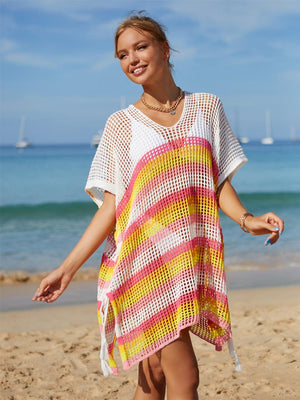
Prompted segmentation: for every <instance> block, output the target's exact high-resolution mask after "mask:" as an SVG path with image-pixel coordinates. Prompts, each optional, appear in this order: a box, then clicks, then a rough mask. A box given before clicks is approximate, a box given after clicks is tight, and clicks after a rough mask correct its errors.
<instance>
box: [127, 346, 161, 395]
mask: <svg viewBox="0 0 300 400" xmlns="http://www.w3.org/2000/svg"><path fill="white" fill-rule="evenodd" d="M160 357H161V352H160V351H159V352H157V353H156V354H153V355H152V356H150V357H148V358H146V359H145V360H143V361H141V362H140V363H139V377H138V387H137V389H136V392H135V396H134V400H163V399H164V398H165V391H166V380H165V376H164V373H163V370H162V367H161V364H160Z"/></svg>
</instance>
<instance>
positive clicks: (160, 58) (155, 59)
mask: <svg viewBox="0 0 300 400" xmlns="http://www.w3.org/2000/svg"><path fill="white" fill-rule="evenodd" d="M117 54H118V57H119V60H120V64H121V68H122V70H123V72H124V73H125V75H126V76H127V77H128V78H129V79H130V80H131V81H132V82H134V83H138V84H140V85H149V84H150V85H151V84H154V83H155V82H157V81H158V80H159V79H161V78H163V77H164V74H165V73H168V72H169V67H168V57H169V47H168V44H167V43H166V44H165V45H162V44H159V43H158V42H157V41H156V40H154V39H153V37H152V36H151V35H150V34H149V33H148V32H144V31H137V30H135V29H132V28H126V29H125V31H124V32H123V33H121V35H120V36H119V39H118V43H117Z"/></svg>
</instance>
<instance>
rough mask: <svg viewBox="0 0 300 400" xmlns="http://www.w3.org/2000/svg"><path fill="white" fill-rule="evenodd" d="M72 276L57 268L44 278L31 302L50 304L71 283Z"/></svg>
mask: <svg viewBox="0 0 300 400" xmlns="http://www.w3.org/2000/svg"><path fill="white" fill-rule="evenodd" d="M72 278H73V275H71V274H70V273H66V272H65V271H64V270H63V269H61V268H57V269H55V270H54V271H53V272H51V273H50V274H49V275H48V276H46V278H44V279H43V280H42V281H41V283H40V286H39V288H38V289H37V291H36V292H35V295H34V296H33V298H32V300H33V301H36V300H38V301H43V302H46V303H52V302H54V301H55V300H57V299H58V298H59V296H60V295H62V293H63V292H64V291H65V289H66V288H67V287H68V285H69V283H70V282H71V280H72Z"/></svg>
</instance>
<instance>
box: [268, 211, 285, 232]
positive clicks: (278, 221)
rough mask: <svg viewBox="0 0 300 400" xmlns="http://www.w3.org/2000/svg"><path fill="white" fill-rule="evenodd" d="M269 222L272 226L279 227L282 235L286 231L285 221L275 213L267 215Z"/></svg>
mask: <svg viewBox="0 0 300 400" xmlns="http://www.w3.org/2000/svg"><path fill="white" fill-rule="evenodd" d="M267 222H269V223H270V224H272V225H274V226H277V227H278V228H279V233H280V234H281V233H282V232H283V231H284V221H283V220H282V219H281V218H279V217H278V215H276V214H274V213H270V214H268V215H267Z"/></svg>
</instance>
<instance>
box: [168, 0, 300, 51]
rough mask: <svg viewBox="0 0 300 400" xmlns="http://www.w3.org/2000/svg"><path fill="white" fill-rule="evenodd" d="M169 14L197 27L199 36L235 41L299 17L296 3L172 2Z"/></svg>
mask: <svg viewBox="0 0 300 400" xmlns="http://www.w3.org/2000/svg"><path fill="white" fill-rule="evenodd" d="M168 6H169V7H170V10H171V11H172V12H173V13H174V14H176V15H181V16H186V17H187V18H189V19H190V20H191V21H194V22H195V23H197V32H199V33H201V34H202V35H204V36H206V37H208V38H209V39H213V40H221V41H225V42H228V43H230V42H232V41H235V40H237V39H239V38H241V37H243V36H244V35H247V34H248V33H251V32H255V31H257V30H261V29H263V28H267V27H270V26H272V25H273V24H274V23H277V22H278V20H280V18H282V17H283V16H286V15H294V16H295V15H299V14H300V2H299V1H296V0H273V1H270V0H265V1H257V0H256V1H255V0H244V1H231V0H210V1H208V0H206V1H193V0H185V1H182V0H170V1H169V2H168Z"/></svg>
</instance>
